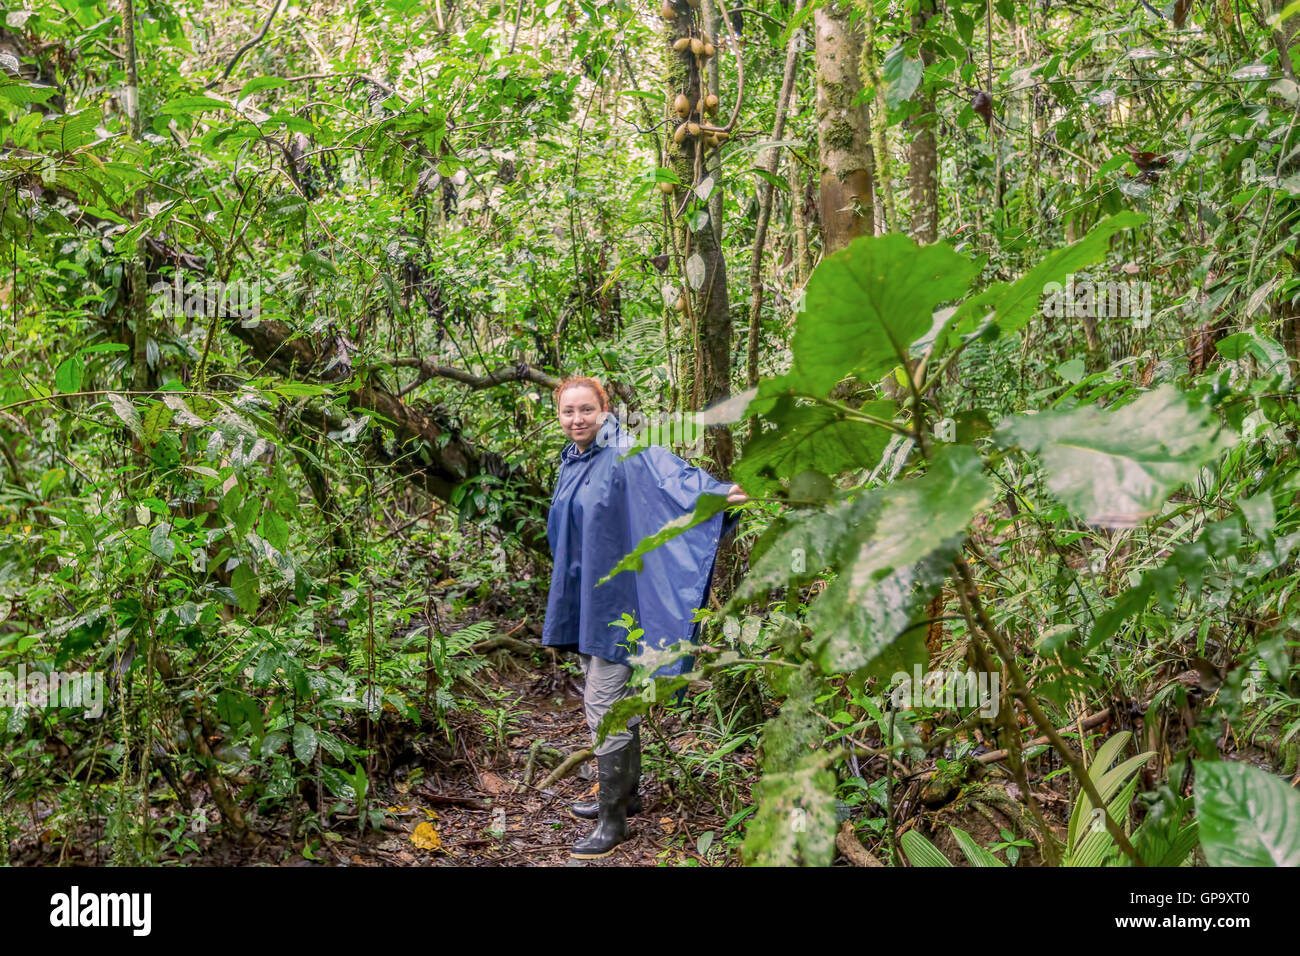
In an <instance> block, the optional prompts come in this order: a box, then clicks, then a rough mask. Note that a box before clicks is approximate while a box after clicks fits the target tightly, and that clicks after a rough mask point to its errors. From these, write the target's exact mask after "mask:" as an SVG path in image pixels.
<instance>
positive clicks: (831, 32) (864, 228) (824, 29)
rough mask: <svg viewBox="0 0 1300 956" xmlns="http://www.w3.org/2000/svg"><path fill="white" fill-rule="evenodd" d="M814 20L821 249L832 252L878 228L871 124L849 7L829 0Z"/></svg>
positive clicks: (857, 43) (860, 44) (859, 47)
mask: <svg viewBox="0 0 1300 956" xmlns="http://www.w3.org/2000/svg"><path fill="white" fill-rule="evenodd" d="M813 22H814V24H815V28H816V32H817V143H818V154H819V158H820V161H821V190H820V196H819V206H820V212H821V226H822V252H823V254H829V253H832V252H835V251H836V250H837V249H843V248H844V247H845V246H847V245H848V244H849V243H850V242H852V241H853V240H854V239H856V238H857V237H858V236H869V235H871V234H872V233H873V232H874V218H875V197H874V196H873V195H872V181H871V177H872V165H873V161H872V151H871V127H870V123H869V121H868V118H867V111H866V108H865V107H863V106H862V105H860V104H856V103H855V102H854V100H855V99H856V98H857V95H858V93H859V92H860V91H861V89H862V81H861V79H860V78H859V76H858V62H859V60H860V59H861V56H862V42H861V40H859V38H858V36H857V34H856V33H855V32H854V30H853V27H852V24H851V22H850V20H849V7H848V5H847V4H846V3H843V2H832V3H829V4H827V5H826V6H823V7H821V8H820V9H818V10H817V11H816V12H815V13H814V14H813Z"/></svg>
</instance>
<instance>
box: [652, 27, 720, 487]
mask: <svg viewBox="0 0 1300 956" xmlns="http://www.w3.org/2000/svg"><path fill="white" fill-rule="evenodd" d="M673 9H674V11H675V12H676V16H675V17H674V18H673V19H671V20H667V21H665V29H664V39H665V43H666V45H667V53H666V57H667V63H668V69H667V92H668V115H669V117H670V119H671V123H670V124H669V128H670V133H669V136H668V140H667V144H666V153H665V155H666V157H667V162H668V165H669V167H670V168H671V169H672V170H673V172H674V173H676V175H677V179H678V181H679V182H680V184H681V185H679V186H678V187H677V189H676V190H675V191H674V192H673V193H671V194H669V196H668V202H669V204H670V209H669V213H670V215H671V216H672V220H671V228H672V230H673V233H674V244H675V247H676V251H677V257H678V261H679V265H680V267H681V270H682V286H683V290H684V292H685V298H686V315H687V317H688V319H689V327H690V330H691V333H692V342H693V348H694V356H695V372H694V375H693V376H692V382H691V388H690V390H689V391H686V392H684V393H683V404H684V405H685V406H686V408H687V409H689V410H692V411H694V410H698V409H701V408H705V407H707V406H709V405H711V404H713V403H715V402H718V401H721V400H722V399H724V398H726V397H727V396H729V395H730V394H731V303H730V300H729V298H728V295H727V266H726V261H725V259H724V257H723V252H722V244H721V242H720V240H719V237H720V236H721V235H722V231H723V230H722V223H721V222H716V223H715V222H713V219H714V218H715V216H717V215H718V212H719V210H720V208H721V205H720V204H718V205H715V206H714V208H713V209H712V210H710V208H709V206H708V205H707V196H711V192H710V193H707V194H706V199H704V200H700V198H699V196H698V194H696V193H695V191H696V190H699V192H704V190H703V188H702V185H701V184H702V183H703V182H706V181H709V179H710V177H709V175H708V172H707V169H708V163H707V162H706V159H707V155H706V154H707V153H709V152H711V151H712V149H714V148H716V147H709V146H707V145H706V143H705V137H704V136H703V134H701V133H699V132H698V128H699V126H700V125H701V124H704V125H712V124H713V122H715V120H713V119H712V118H710V117H708V116H702V115H701V114H700V113H699V112H697V111H696V110H695V109H694V107H695V106H696V105H697V104H700V103H701V102H702V100H703V98H704V97H705V96H706V95H707V94H708V86H707V78H706V77H705V76H704V72H705V70H704V65H705V62H706V60H705V58H704V57H701V56H697V55H695V54H694V53H692V52H691V51H690V50H689V49H687V50H685V51H682V52H678V51H675V50H674V49H673V44H674V43H676V42H677V41H678V40H679V39H681V38H683V37H686V38H695V39H701V38H703V35H704V34H705V32H706V31H705V29H704V24H703V19H702V17H701V14H700V11H697V10H694V9H692V8H691V7H690V6H688V5H687V4H685V3H681V2H677V3H674V4H673ZM710 39H713V40H714V41H716V39H717V38H716V37H712V38H710ZM679 94H684V95H685V96H686V100H687V102H688V103H689V104H690V105H691V107H692V109H691V111H690V112H689V113H688V114H687V115H686V116H685V117H683V116H679V115H678V113H677V111H676V110H675V109H674V105H673V104H674V102H675V101H676V99H677V97H678V95H679ZM719 96H721V94H719ZM716 122H723V121H722V120H716ZM691 124H694V128H695V129H696V131H697V132H696V135H693V136H692V135H683V136H682V137H681V140H680V142H679V141H678V140H677V138H676V136H675V134H676V133H677V130H678V127H680V126H684V125H685V126H687V127H688V128H690V126H691ZM714 183H715V185H714V189H716V180H714ZM700 213H705V214H707V217H708V218H707V220H706V219H704V218H703V217H701V216H700ZM692 277H694V278H695V280H696V281H694V282H693V281H691V279H692ZM704 452H705V454H706V455H707V456H709V457H710V458H712V459H713V461H714V463H715V465H714V468H713V469H712V470H713V472H714V474H715V475H725V474H727V473H729V472H730V469H731V463H732V460H733V458H734V450H733V447H732V440H731V433H730V432H729V431H728V430H727V429H726V428H722V427H711V428H710V429H709V431H708V434H707V435H706V436H705V442H704Z"/></svg>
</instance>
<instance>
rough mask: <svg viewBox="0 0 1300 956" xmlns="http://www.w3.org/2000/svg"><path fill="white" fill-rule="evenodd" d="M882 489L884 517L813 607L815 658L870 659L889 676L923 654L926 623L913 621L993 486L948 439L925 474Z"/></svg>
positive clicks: (838, 667)
mask: <svg viewBox="0 0 1300 956" xmlns="http://www.w3.org/2000/svg"><path fill="white" fill-rule="evenodd" d="M880 495H881V499H882V504H881V506H880V513H879V517H878V518H877V520H876V521H875V523H874V525H873V527H872V528H871V530H870V532H869V533H868V534H867V535H865V536H864V537H863V538H862V539H860V540H858V541H857V542H855V549H854V552H853V553H852V555H851V557H850V558H849V560H848V561H847V562H846V563H845V565H844V567H843V568H842V570H841V571H840V575H839V577H837V578H836V579H835V581H834V583H832V584H831V586H830V587H828V588H827V589H826V592H825V593H824V594H823V595H822V596H821V597H820V598H819V599H818V600H817V602H816V604H814V605H813V608H812V611H811V613H810V614H809V624H810V626H811V627H812V628H813V630H814V632H815V633H816V638H815V645H814V647H815V652H816V655H817V661H818V663H819V664H820V665H821V667H822V670H823V671H826V672H828V673H829V672H833V671H850V670H858V669H859V668H862V667H867V666H870V667H871V669H872V670H871V672H872V673H874V674H876V675H878V676H884V675H887V674H888V673H890V672H891V671H895V670H902V671H907V670H908V669H909V668H910V667H911V666H912V664H913V663H917V662H920V661H922V660H923V659H924V653H925V641H924V638H925V632H924V629H923V628H911V627H909V626H910V625H911V623H912V621H913V619H914V618H915V616H916V614H917V611H918V610H919V608H920V607H921V606H922V605H924V603H925V601H926V600H927V599H928V598H929V596H930V594H931V593H933V591H934V589H935V588H937V587H938V586H939V585H940V584H941V583H942V582H943V580H944V578H945V577H946V576H947V573H948V566H949V564H950V563H951V562H952V560H953V558H955V557H956V556H957V553H958V551H959V550H960V548H961V545H962V542H963V541H964V539H965V533H966V526H967V525H968V524H969V522H970V520H971V518H972V517H973V516H974V514H975V512H976V511H978V510H979V509H980V508H981V507H983V506H984V505H985V504H987V503H988V502H989V501H991V500H992V497H993V486H992V484H991V482H990V481H989V480H988V478H986V477H985V476H984V474H983V462H982V461H981V460H980V458H979V456H978V455H977V454H976V453H975V452H974V450H972V449H971V448H970V447H968V446H966V445H951V446H944V447H943V448H942V449H941V450H940V452H939V454H938V455H937V456H936V457H935V460H934V461H933V462H932V464H931V466H930V471H929V472H928V473H927V474H925V475H924V476H923V477H921V478H918V479H916V480H914V481H904V482H900V483H899V484H897V485H892V486H890V487H888V488H885V489H882V491H881V492H880Z"/></svg>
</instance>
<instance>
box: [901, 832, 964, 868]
mask: <svg viewBox="0 0 1300 956" xmlns="http://www.w3.org/2000/svg"><path fill="white" fill-rule="evenodd" d="M898 842H899V843H900V844H901V845H902V847H903V852H904V853H905V854H907V859H908V861H909V862H910V863H911V864H912V865H913V866H952V861H951V860H949V859H948V858H947V857H946V856H944V855H943V854H942V853H940V852H939V848H938V847H937V846H935V845H934V844H933V843H931V842H930V841H929V840H927V839H926V838H925V837H923V836H922V835H921V834H919V833H917V832H916V831H915V830H908V831H907V832H906V833H904V834H903V835H902V836H901V837H899V838H898Z"/></svg>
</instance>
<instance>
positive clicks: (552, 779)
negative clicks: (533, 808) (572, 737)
mask: <svg viewBox="0 0 1300 956" xmlns="http://www.w3.org/2000/svg"><path fill="white" fill-rule="evenodd" d="M593 756H595V751H593V750H592V749H591V748H590V747H583V748H582V749H581V750H577V751H574V752H573V753H571V754H569V756H568V758H567V759H566V760H565V761H564V762H563V763H561V764H560V765H559V766H558V767H556V768H555V769H554V770H552V771H551V772H550V774H549V775H548V776H547V777H546V779H545V780H543V781H542V782H541V783H539V784H538V785H537V789H538V790H546V789H547V788H548V787H553V786H555V785H556V784H557V783H559V782H560V781H561V780H563V779H564V778H565V777H567V776H569V774H571V773H573V772H574V771H575V770H577V769H578V768H579V767H581V766H582V765H583V764H584V763H586V762H587V761H588V760H590V759H591V758H592V757H593Z"/></svg>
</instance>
